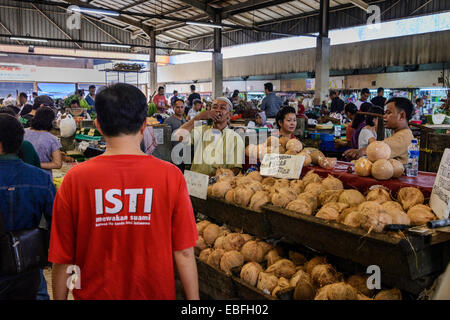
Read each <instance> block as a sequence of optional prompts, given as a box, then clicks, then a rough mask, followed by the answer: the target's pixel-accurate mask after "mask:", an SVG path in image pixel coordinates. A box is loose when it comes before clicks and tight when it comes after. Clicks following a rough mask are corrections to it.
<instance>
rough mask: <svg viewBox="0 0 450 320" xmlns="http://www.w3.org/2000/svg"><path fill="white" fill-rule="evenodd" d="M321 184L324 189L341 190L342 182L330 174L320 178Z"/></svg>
mask: <svg viewBox="0 0 450 320" xmlns="http://www.w3.org/2000/svg"><path fill="white" fill-rule="evenodd" d="M322 186H323V188H324V189H325V190H343V189H344V184H343V183H342V181H341V180H339V179H338V178H335V177H333V176H332V175H328V177H326V178H325V179H323V180H322Z"/></svg>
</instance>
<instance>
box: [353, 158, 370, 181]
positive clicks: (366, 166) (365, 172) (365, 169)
mask: <svg viewBox="0 0 450 320" xmlns="http://www.w3.org/2000/svg"><path fill="white" fill-rule="evenodd" d="M371 172H372V162H370V160H369V159H367V158H359V159H358V160H356V162H355V173H356V174H357V175H358V176H360V177H368V176H370V174H371Z"/></svg>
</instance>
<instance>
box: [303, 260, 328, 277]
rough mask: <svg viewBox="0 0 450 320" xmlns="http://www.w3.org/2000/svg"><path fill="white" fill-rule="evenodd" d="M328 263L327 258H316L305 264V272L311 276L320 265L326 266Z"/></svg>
mask: <svg viewBox="0 0 450 320" xmlns="http://www.w3.org/2000/svg"><path fill="white" fill-rule="evenodd" d="M326 263H327V258H325V257H320V256H318V257H314V258H312V259H311V260H309V261H308V262H307V263H306V264H305V268H306V269H305V270H306V272H307V273H308V274H311V272H312V270H313V269H314V267H315V266H317V265H319V264H326Z"/></svg>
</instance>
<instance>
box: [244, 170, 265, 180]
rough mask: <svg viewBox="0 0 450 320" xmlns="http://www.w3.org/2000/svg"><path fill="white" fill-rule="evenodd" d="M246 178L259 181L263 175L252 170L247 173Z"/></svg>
mask: <svg viewBox="0 0 450 320" xmlns="http://www.w3.org/2000/svg"><path fill="white" fill-rule="evenodd" d="M247 178H250V179H253V180H255V181H258V182H261V181H262V179H263V177H262V176H261V174H260V173H259V171H252V172H250V173H249V174H248V175H247Z"/></svg>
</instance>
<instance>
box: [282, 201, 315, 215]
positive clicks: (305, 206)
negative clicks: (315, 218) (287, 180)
mask: <svg viewBox="0 0 450 320" xmlns="http://www.w3.org/2000/svg"><path fill="white" fill-rule="evenodd" d="M286 209H287V210H291V211H295V212H298V213H302V214H307V215H312V214H313V209H312V208H311V205H310V204H309V203H308V202H306V201H305V200H299V199H296V200H294V201H291V202H289V203H288V205H287V206H286Z"/></svg>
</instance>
